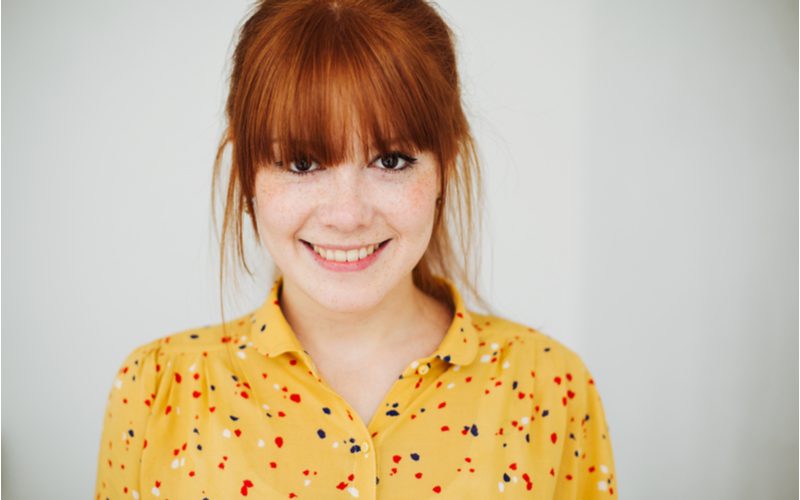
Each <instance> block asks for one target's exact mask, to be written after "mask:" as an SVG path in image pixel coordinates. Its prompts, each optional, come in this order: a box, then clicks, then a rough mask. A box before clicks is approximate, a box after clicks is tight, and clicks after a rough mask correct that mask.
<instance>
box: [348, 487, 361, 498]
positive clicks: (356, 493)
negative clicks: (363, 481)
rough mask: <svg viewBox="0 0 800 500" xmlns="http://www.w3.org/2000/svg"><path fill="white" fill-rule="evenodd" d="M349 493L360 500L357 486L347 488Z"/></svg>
mask: <svg viewBox="0 0 800 500" xmlns="http://www.w3.org/2000/svg"><path fill="white" fill-rule="evenodd" d="M347 492H348V493H350V495H351V496H352V497H353V498H358V489H357V488H356V487H355V486H350V487H349V488H347Z"/></svg>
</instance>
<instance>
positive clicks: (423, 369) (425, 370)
mask: <svg viewBox="0 0 800 500" xmlns="http://www.w3.org/2000/svg"><path fill="white" fill-rule="evenodd" d="M417 371H418V372H419V373H421V374H422V375H425V374H426V373H428V365H422V366H420V367H419V370H417Z"/></svg>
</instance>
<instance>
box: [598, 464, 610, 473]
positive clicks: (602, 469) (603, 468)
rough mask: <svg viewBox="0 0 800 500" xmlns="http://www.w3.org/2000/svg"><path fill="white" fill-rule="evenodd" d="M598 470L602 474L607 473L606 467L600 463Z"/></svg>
mask: <svg viewBox="0 0 800 500" xmlns="http://www.w3.org/2000/svg"><path fill="white" fill-rule="evenodd" d="M600 472H602V473H603V474H608V467H606V466H605V465H600Z"/></svg>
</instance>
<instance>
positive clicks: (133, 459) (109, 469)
mask: <svg viewBox="0 0 800 500" xmlns="http://www.w3.org/2000/svg"><path fill="white" fill-rule="evenodd" d="M156 356H157V350H156V349H155V348H154V347H153V346H152V345H150V344H149V345H146V346H142V347H139V348H137V349H135V350H134V351H133V352H131V353H130V354H128V356H127V357H126V359H125V360H124V362H123V363H122V366H121V367H120V368H119V370H118V371H117V376H116V378H115V379H114V382H113V384H112V387H111V390H110V391H109V393H108V401H107V403H106V411H105V416H104V419H103V429H102V434H101V440H100V450H99V453H98V458H97V460H98V462H97V480H96V485H95V498H96V499H105V498H112V499H114V498H134V499H137V498H140V497H141V492H140V491H139V489H140V487H139V469H140V463H141V456H142V452H143V450H144V449H145V448H146V447H147V440H146V439H145V430H146V428H147V421H148V418H149V416H150V409H151V408H152V406H153V399H154V398H155V393H156V390H155V382H156V380H155V379H156V372H157V371H158V368H160V367H159V366H158V363H157V357H156Z"/></svg>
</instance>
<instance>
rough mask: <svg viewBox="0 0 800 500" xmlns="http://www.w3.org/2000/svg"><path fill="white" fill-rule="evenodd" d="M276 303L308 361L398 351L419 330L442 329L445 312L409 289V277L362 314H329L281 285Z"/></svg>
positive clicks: (292, 288)
mask: <svg viewBox="0 0 800 500" xmlns="http://www.w3.org/2000/svg"><path fill="white" fill-rule="evenodd" d="M280 300H281V309H282V311H283V314H284V316H285V317H286V320H287V322H288V323H289V325H290V326H291V327H292V330H293V331H294V332H295V335H297V338H298V340H299V341H300V344H301V345H302V346H303V348H304V349H305V350H306V351H307V352H308V353H309V354H311V355H312V357H313V358H315V359H319V358H322V357H326V358H331V357H336V358H338V359H340V360H342V361H344V360H346V359H365V357H369V356H373V355H375V354H377V353H380V352H386V351H388V350H392V349H395V348H399V347H401V346H402V345H403V344H404V343H406V342H408V341H409V340H411V339H413V338H414V337H415V336H416V335H419V334H420V333H421V332H420V325H425V324H430V322H431V321H433V322H436V321H438V322H439V323H441V319H442V314H443V311H446V309H447V308H446V307H445V306H444V305H443V304H440V303H439V302H438V301H436V300H435V299H433V298H431V297H429V296H427V295H426V294H424V293H423V292H422V291H420V290H419V289H418V288H417V287H416V286H414V283H413V280H412V277H411V275H410V274H409V275H408V277H407V279H404V280H403V281H402V282H401V283H400V284H398V285H397V286H396V287H395V288H394V289H393V290H392V291H391V292H389V293H388V294H387V295H386V297H384V298H383V300H382V301H380V302H379V303H377V304H375V305H374V306H373V307H371V308H369V309H365V310H359V311H353V312H341V311H331V310H329V309H326V308H324V307H323V306H321V305H320V304H319V303H317V302H315V301H314V300H313V299H312V298H311V297H309V296H308V295H306V294H305V293H304V292H303V291H302V290H300V289H299V288H298V287H297V286H295V284H294V283H293V282H291V281H286V280H285V279H284V282H283V287H282V289H281V299H280ZM444 314H445V315H447V313H446V312H444ZM422 334H424V332H422Z"/></svg>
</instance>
